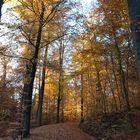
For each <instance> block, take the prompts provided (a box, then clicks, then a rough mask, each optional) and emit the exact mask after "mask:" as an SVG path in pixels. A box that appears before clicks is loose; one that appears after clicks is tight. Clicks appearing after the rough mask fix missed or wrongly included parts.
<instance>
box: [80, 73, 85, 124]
mask: <svg viewBox="0 0 140 140" xmlns="http://www.w3.org/2000/svg"><path fill="white" fill-rule="evenodd" d="M83 86H84V85H83V74H81V91H80V92H81V123H82V122H83V121H84V97H83Z"/></svg>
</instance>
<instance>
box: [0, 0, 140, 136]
mask: <svg viewBox="0 0 140 140" xmlns="http://www.w3.org/2000/svg"><path fill="white" fill-rule="evenodd" d="M134 1H135V0H134ZM4 2H5V1H1V2H0V11H2V6H3V4H4ZM7 2H8V1H7ZM9 3H10V4H11V5H12V4H13V3H14V1H12V0H11V1H9ZM136 4H137V6H139V8H138V7H136V9H137V11H136V12H134V11H133V8H132V5H136ZM14 5H15V6H14V7H12V9H11V10H13V13H14V18H15V22H14V23H13V24H12V23H2V22H1V23H2V25H0V26H2V27H3V26H4V27H6V28H8V30H9V32H8V33H6V34H5V33H4V34H2V35H0V36H1V37H2V38H4V36H6V35H7V36H8V34H12V36H13V38H12V39H13V40H12V41H14V43H15V44H16V45H15V44H12V43H11V44H8V43H7V45H4V43H5V42H4V40H3V42H2V43H3V44H2V43H1V44H0V65H1V67H0V72H1V75H0V122H5V121H8V123H11V122H17V125H18V126H17V127H18V129H20V131H21V132H22V137H28V136H29V134H30V128H31V127H32V126H41V125H43V124H49V123H59V122H64V121H80V122H81V123H83V122H85V121H89V120H92V119H93V118H94V119H99V118H100V117H101V116H104V115H108V114H112V113H114V114H115V113H120V112H125V115H126V118H127V124H128V126H129V128H130V129H133V128H134V127H135V125H134V124H133V121H132V120H133V115H132V113H131V112H132V109H133V108H139V107H140V104H139V99H140V93H139V91H140V86H139V78H138V76H137V75H139V71H140V70H139V50H140V49H139V42H140V39H139V18H137V14H139V9H140V3H139V2H138V3H135V2H134V3H131V2H130V1H129V0H128V2H127V1H126V0H122V1H120V0H115V1H113V3H108V1H107V0H98V2H97V3H96V4H95V5H94V6H93V7H92V8H91V10H90V11H89V13H88V14H84V13H82V14H81V13H80V12H78V11H77V10H76V8H77V7H80V6H81V5H80V3H78V2H76V1H74V0H71V1H67V0H17V2H16V3H14ZM128 6H129V10H128ZM128 11H129V12H128ZM128 13H130V18H129V14H128ZM134 13H135V14H134ZM0 18H1V13H0ZM131 21H132V22H131ZM135 21H137V22H138V23H135ZM131 24H132V25H131ZM134 24H135V25H134ZM131 26H132V28H131ZM135 28H136V30H135ZM78 29H79V30H78ZM13 32H14V33H13ZM15 46H16V47H15ZM135 54H136V57H135ZM15 118H16V119H15Z"/></svg>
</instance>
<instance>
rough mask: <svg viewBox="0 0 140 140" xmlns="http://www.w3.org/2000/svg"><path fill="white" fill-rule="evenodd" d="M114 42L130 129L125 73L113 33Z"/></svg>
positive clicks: (131, 125) (131, 127) (131, 124)
mask: <svg viewBox="0 0 140 140" xmlns="http://www.w3.org/2000/svg"><path fill="white" fill-rule="evenodd" d="M114 42H115V48H116V56H117V60H118V64H119V73H120V83H121V86H122V98H123V100H124V108H125V110H126V111H127V119H128V124H129V127H130V129H133V128H134V127H133V123H132V118H131V115H130V114H129V111H130V110H131V108H130V103H129V95H128V90H127V87H126V78H125V73H124V70H123V67H122V58H121V52H120V49H119V46H118V43H117V38H116V35H115V33H114Z"/></svg>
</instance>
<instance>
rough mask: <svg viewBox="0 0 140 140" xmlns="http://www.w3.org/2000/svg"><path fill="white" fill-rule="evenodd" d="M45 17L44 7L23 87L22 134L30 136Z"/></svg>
mask: <svg viewBox="0 0 140 140" xmlns="http://www.w3.org/2000/svg"><path fill="white" fill-rule="evenodd" d="M43 17H44V8H43V9H42V13H41V16H40V21H39V28H38V34H37V39H36V46H35V51H34V55H33V60H32V62H30V64H27V70H26V75H27V77H26V78H27V79H29V80H28V83H25V84H24V88H23V96H24V97H23V100H24V101H23V103H24V104H23V106H24V111H23V133H22V136H23V137H24V138H25V137H28V136H29V134H30V117H31V108H32V94H33V84H34V79H35V73H36V67H37V59H38V53H39V47H40V44H41V35H42V29H43Z"/></svg>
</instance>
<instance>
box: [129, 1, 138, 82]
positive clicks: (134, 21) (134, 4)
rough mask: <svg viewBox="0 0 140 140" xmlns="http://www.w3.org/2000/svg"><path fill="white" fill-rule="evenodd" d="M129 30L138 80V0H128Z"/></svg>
mask: <svg viewBox="0 0 140 140" xmlns="http://www.w3.org/2000/svg"><path fill="white" fill-rule="evenodd" d="M128 8H129V15H130V20H131V31H132V37H133V43H134V47H135V54H136V60H137V68H138V70H137V71H138V77H139V80H140V23H139V21H140V1H138V0H128Z"/></svg>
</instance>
